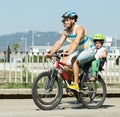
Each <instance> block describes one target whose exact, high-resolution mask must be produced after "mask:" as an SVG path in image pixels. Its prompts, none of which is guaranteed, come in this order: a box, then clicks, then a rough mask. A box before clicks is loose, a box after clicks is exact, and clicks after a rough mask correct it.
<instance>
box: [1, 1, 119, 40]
mask: <svg viewBox="0 0 120 117" xmlns="http://www.w3.org/2000/svg"><path fill="white" fill-rule="evenodd" d="M67 11H75V12H76V13H77V14H78V17H79V18H78V21H77V24H79V25H82V26H83V27H85V29H86V30H87V33H88V35H90V36H92V35H93V34H95V33H102V34H104V35H105V36H113V37H117V38H120V13H119V11H120V0H0V36H1V35H4V34H11V33H15V32H19V31H28V30H33V31H41V32H47V31H58V32H61V31H62V30H63V24H62V22H61V16H62V15H63V14H64V13H65V12H67Z"/></svg>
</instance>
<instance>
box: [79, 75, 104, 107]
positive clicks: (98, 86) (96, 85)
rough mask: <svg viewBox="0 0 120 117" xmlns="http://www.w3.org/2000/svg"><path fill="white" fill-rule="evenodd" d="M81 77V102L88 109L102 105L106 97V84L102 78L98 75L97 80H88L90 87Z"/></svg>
mask: <svg viewBox="0 0 120 117" xmlns="http://www.w3.org/2000/svg"><path fill="white" fill-rule="evenodd" d="M87 83H88V82H86V79H85V78H83V79H82V81H81V89H82V90H83V92H81V93H80V98H79V99H81V102H82V104H83V105H84V106H85V107H86V108H88V109H97V108H100V107H101V106H102V104H103V103H104V101H105V98H106V84H105V82H104V80H103V79H102V78H101V76H100V75H98V80H96V81H93V82H89V83H91V85H92V87H90V86H88V85H90V84H89V83H88V84H87ZM85 84H87V89H84V88H83V87H84V85H85Z"/></svg>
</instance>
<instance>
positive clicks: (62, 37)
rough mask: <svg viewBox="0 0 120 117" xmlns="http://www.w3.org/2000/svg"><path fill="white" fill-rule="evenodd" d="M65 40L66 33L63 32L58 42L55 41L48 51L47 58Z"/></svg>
mask: <svg viewBox="0 0 120 117" xmlns="http://www.w3.org/2000/svg"><path fill="white" fill-rule="evenodd" d="M65 39H66V32H65V31H63V32H62V34H61V37H60V38H59V40H58V41H56V42H55V44H54V45H53V47H52V48H51V49H50V52H49V56H51V55H53V54H54V53H55V52H56V51H57V50H58V49H59V48H60V47H61V46H62V44H63V42H64V41H65ZM47 54H48V53H47Z"/></svg>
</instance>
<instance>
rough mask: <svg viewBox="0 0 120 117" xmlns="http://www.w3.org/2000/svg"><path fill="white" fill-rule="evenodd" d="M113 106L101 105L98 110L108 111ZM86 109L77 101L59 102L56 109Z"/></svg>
mask: <svg viewBox="0 0 120 117" xmlns="http://www.w3.org/2000/svg"><path fill="white" fill-rule="evenodd" d="M114 106H115V105H107V104H103V105H102V106H101V107H99V108H98V109H108V108H111V107H114ZM70 108H71V109H87V108H86V107H85V106H83V104H82V103H81V102H79V101H77V100H69V101H65V102H64V101H63V102H61V103H60V104H59V105H58V106H57V107H56V109H70Z"/></svg>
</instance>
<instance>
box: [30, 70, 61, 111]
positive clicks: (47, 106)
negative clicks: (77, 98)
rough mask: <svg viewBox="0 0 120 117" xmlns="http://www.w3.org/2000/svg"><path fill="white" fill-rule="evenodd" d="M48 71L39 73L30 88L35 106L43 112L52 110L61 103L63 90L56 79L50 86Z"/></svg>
mask: <svg viewBox="0 0 120 117" xmlns="http://www.w3.org/2000/svg"><path fill="white" fill-rule="evenodd" d="M51 79H53V78H51V73H50V71H47V72H43V73H41V74H40V75H39V76H38V77H37V78H36V79H35V81H34V83H33V87H32V97H33V100H34V102H35V104H36V105H37V106H38V107H39V108H40V109H43V110H51V109H54V108H55V107H56V106H57V105H58V104H59V103H60V101H61V99H62V95H63V89H62V85H61V82H60V80H59V79H58V78H55V79H54V83H53V86H51V85H50V84H51V81H52V80H51Z"/></svg>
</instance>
